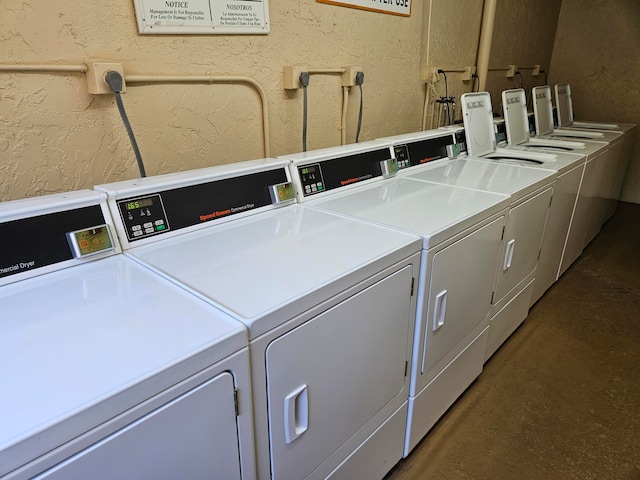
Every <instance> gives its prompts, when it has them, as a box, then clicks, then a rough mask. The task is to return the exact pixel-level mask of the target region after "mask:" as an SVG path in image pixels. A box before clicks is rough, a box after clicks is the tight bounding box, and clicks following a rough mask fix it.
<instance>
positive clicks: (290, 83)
mask: <svg viewBox="0 0 640 480" xmlns="http://www.w3.org/2000/svg"><path fill="white" fill-rule="evenodd" d="M308 71H309V69H308V68H307V67H294V66H292V65H287V66H285V67H284V77H283V83H284V88H285V90H297V89H299V88H302V85H300V74H301V73H302V72H308Z"/></svg>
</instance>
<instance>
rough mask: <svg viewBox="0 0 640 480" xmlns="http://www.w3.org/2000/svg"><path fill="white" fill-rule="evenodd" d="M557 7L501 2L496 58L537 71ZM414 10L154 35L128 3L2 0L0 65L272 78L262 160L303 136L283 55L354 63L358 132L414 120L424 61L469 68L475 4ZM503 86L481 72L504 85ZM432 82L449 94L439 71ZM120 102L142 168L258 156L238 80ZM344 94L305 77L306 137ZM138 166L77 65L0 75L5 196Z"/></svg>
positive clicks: (117, 176) (351, 135)
mask: <svg viewBox="0 0 640 480" xmlns="http://www.w3.org/2000/svg"><path fill="white" fill-rule="evenodd" d="M514 2H517V4H516V3H514ZM557 3H558V2H556V0H543V1H541V0H498V14H497V15H498V17H497V19H496V30H495V33H494V46H493V49H492V52H493V53H492V55H493V56H494V58H493V59H492V65H495V64H496V62H498V63H499V64H501V63H505V64H506V63H517V64H521V65H525V64H526V65H532V64H534V63H540V64H542V65H543V67H546V66H547V64H548V62H549V58H550V55H551V52H550V45H551V44H552V42H553V34H554V30H555V22H556V20H557V9H558V7H557V6H556V4H557ZM412 7H413V11H412V15H411V17H410V18H405V17H399V16H393V15H384V14H378V13H373V12H366V11H361V10H356V9H351V8H345V7H338V6H332V5H325V4H320V3H317V2H316V1H314V0H271V1H270V20H271V33H270V34H269V35H266V36H263V35H225V36H218V35H198V36H190V35H183V36H180V35H166V36H165V35H155V36H150V35H139V34H138V32H137V26H136V20H135V14H134V8H133V0H112V1H109V2H79V1H77V0H71V1H62V0H51V1H49V2H46V3H43V2H33V1H31V0H3V1H2V2H0V45H2V49H1V50H0V63H2V64H11V63H26V64H33V63H37V64H50V63H57V64H82V63H86V62H90V61H92V60H98V61H110V62H118V63H122V64H123V66H124V70H125V74H126V75H134V74H172V75H175V74H211V75H242V76H248V77H251V78H253V79H254V80H256V81H257V82H259V83H260V84H261V85H262V86H263V87H264V89H265V90H266V94H267V98H268V103H269V120H270V127H271V134H270V142H271V156H277V155H282V154H287V153H292V152H296V151H300V150H301V148H302V142H301V129H302V92H301V91H293V92H291V91H285V90H284V89H283V84H282V69H283V66H285V65H304V66H310V67H328V68H336V67H341V66H344V65H354V66H360V67H362V69H363V71H364V73H365V85H364V95H365V110H364V124H363V129H362V133H361V136H360V138H361V140H368V139H373V138H378V137H382V136H387V135H393V134H398V133H406V132H411V131H417V130H419V129H420V127H421V123H422V115H423V104H424V100H425V92H426V91H427V89H426V88H425V83H424V81H425V79H426V71H427V66H432V67H433V66H435V67H441V68H449V67H454V68H457V67H464V66H467V65H475V62H476V56H477V44H478V39H479V35H480V25H481V18H482V8H483V0H457V1H451V0H424V1H421V0H414V1H413V2H412ZM507 19H508V20H510V21H507ZM541 26H544V28H542V27H541ZM525 34H526V38H527V40H526V45H525V44H524V42H523V41H521V39H522V38H524V35H525ZM518 45H519V46H518ZM448 80H449V94H450V95H455V96H456V98H457V99H458V102H459V98H460V95H461V94H462V93H464V92H466V91H470V89H471V82H463V81H462V76H461V74H455V73H451V74H448ZM525 81H526V77H525ZM509 86H512V85H510V84H507V85H503V84H501V83H500V82H499V81H498V80H497V79H493V81H492V79H490V82H489V87H491V88H493V89H494V90H495V91H497V92H498V93H499V91H500V90H501V89H502V88H506V87H509ZM530 86H531V85H527V87H529V88H530ZM429 94H430V96H431V98H432V99H433V98H437V97H438V96H440V95H444V82H442V81H440V82H438V83H435V84H434V85H433V89H432V90H430V91H429ZM123 99H124V103H125V106H126V108H127V112H128V115H129V118H130V120H131V123H132V126H133V129H134V131H135V134H136V137H137V139H138V143H139V145H140V150H141V152H142V155H143V158H144V160H145V165H146V168H147V172H148V174H149V175H154V174H159V173H166V172H174V171H181V170H186V169H192V168H198V167H204V166H209V165H215V164H222V163H230V162H236V161H241V160H248V159H252V158H260V157H263V156H264V155H263V140H262V116H261V108H260V99H259V96H258V94H257V93H256V92H255V91H254V90H253V89H252V88H250V87H248V86H246V85H182V84H178V85H154V86H149V85H144V86H143V85H129V86H128V89H127V92H126V93H125V94H124V95H123ZM341 101H342V90H341V85H340V78H339V76H336V75H321V76H316V75H314V76H312V78H311V86H310V89H309V115H310V120H309V132H308V148H309V149H316V148H322V147H326V146H332V145H338V144H339V143H340V113H341V111H340V109H341ZM358 101H359V91H358V89H356V88H353V89H351V92H350V94H349V102H350V108H349V113H348V122H347V142H348V143H352V142H353V141H354V140H355V130H356V122H357V113H358V111H357V110H358V109H357V106H358ZM427 112H428V113H431V107H429V109H428V110H427ZM458 116H459V113H458ZM137 175H138V172H137V167H136V163H135V158H134V155H133V153H132V149H131V146H130V143H129V139H128V138H127V135H126V132H125V130H124V127H123V125H122V122H121V120H120V117H119V115H118V113H117V108H116V106H115V102H114V99H113V98H112V97H111V96H110V95H107V96H93V95H89V94H88V93H87V87H86V81H85V78H84V75H83V74H38V73H28V74H27V73H1V72H0V201H1V200H8V199H15V198H23V197H30V196H36V195H43V194H47V193H52V192H58V191H64V190H73V189H79V188H91V187H92V186H93V185H95V184H99V183H104V182H113V181H117V180H122V179H127V178H134V177H136V176H137Z"/></svg>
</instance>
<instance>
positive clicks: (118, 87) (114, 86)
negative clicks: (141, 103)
mask: <svg viewBox="0 0 640 480" xmlns="http://www.w3.org/2000/svg"><path fill="white" fill-rule="evenodd" d="M104 81H105V82H106V84H107V85H109V88H110V89H111V91H112V92H113V95H114V96H115V98H116V104H117V105H118V111H119V112H120V117H121V118H122V123H124V128H125V129H126V130H127V134H128V135H129V140H130V141H131V146H132V147H133V153H134V154H135V156H136V161H137V162H138V169H139V170H140V176H141V177H146V176H147V173H146V172H145V170H144V163H143V162H142V155H140V149H139V148H138V142H136V137H135V136H134V135H133V130H132V129H131V123H129V118H128V117H127V112H126V111H125V109H124V104H123V103H122V97H121V92H122V75H120V73H119V72H116V71H115V70H109V71H108V72H107V73H105V75H104Z"/></svg>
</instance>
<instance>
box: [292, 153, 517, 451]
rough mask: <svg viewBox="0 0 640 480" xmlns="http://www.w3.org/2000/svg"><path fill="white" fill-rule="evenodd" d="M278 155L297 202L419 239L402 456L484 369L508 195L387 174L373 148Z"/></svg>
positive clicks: (383, 157) (385, 158)
mask: <svg viewBox="0 0 640 480" xmlns="http://www.w3.org/2000/svg"><path fill="white" fill-rule="evenodd" d="M283 158H284V159H286V160H288V161H291V162H292V164H291V166H292V175H293V180H294V184H295V187H296V194H297V196H298V200H299V201H300V202H303V203H304V205H307V206H309V207H312V208H313V209H316V210H317V211H323V212H334V213H338V214H341V215H345V216H348V217H350V218H355V219H360V220H365V221H367V222H370V223H372V224H376V225H385V226H387V227H391V228H394V229H397V230H398V231H404V232H411V233H412V234H416V235H419V236H420V237H421V238H422V258H421V266H420V275H419V279H418V282H417V286H416V291H417V295H418V308H417V312H416V328H415V332H414V336H413V361H412V368H411V389H410V392H409V412H408V418H407V431H406V440H405V447H404V455H405V456H406V455H408V454H409V452H410V451H411V450H412V449H413V448H414V447H415V446H416V445H417V443H418V442H419V441H420V440H421V439H422V438H423V437H424V436H425V435H426V433H427V432H428V431H429V430H430V429H431V427H432V426H433V425H434V424H435V423H436V421H437V420H438V419H439V418H440V416H441V415H442V414H443V413H444V412H445V411H446V410H447V409H448V408H449V407H450V406H451V405H452V404H453V402H454V401H455V400H456V398H458V397H459V396H460V395H461V394H462V393H463V392H464V390H465V389H466V388H467V387H468V386H469V385H470V384H471V383H472V382H473V380H474V379H475V378H476V377H477V376H478V375H479V374H480V373H481V371H482V365H483V361H484V352H485V349H486V338H487V321H488V314H489V311H490V308H491V297H492V294H493V292H494V288H495V282H494V281H495V277H496V266H497V263H498V257H499V255H500V248H501V236H502V232H503V228H504V225H505V212H506V208H507V206H508V204H509V197H508V196H506V195H499V194H492V193H487V192H480V191H477V190H471V189H465V188H455V187H451V186H446V185H437V184H433V183H431V184H429V183H424V182H417V181H414V180H408V179H404V178H402V179H401V178H385V176H392V175H393V174H394V172H395V171H396V170H397V162H396V161H395V159H393V158H392V156H391V154H390V151H389V148H388V146H387V145H381V144H378V143H377V142H372V143H370V144H368V145H362V144H358V145H350V146H346V147H337V148H328V149H323V150H318V151H314V152H306V153H301V154H299V155H289V156H286V157H283ZM314 187H315V188H314Z"/></svg>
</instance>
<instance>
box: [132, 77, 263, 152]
mask: <svg viewBox="0 0 640 480" xmlns="http://www.w3.org/2000/svg"><path fill="white" fill-rule="evenodd" d="M124 80H125V82H126V83H128V84H132V83H152V84H158V83H245V84H247V85H250V86H252V87H253V88H254V89H255V90H256V91H257V92H258V94H259V95H260V100H261V101H262V132H263V136H264V156H265V158H266V157H270V156H271V154H270V150H271V148H270V141H269V106H268V104H267V94H266V92H265V91H264V88H262V85H260V84H259V83H258V82H256V81H255V80H253V79H252V78H249V77H237V76H228V77H227V76H212V75H125V77H124Z"/></svg>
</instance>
